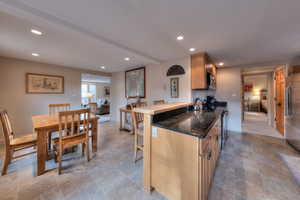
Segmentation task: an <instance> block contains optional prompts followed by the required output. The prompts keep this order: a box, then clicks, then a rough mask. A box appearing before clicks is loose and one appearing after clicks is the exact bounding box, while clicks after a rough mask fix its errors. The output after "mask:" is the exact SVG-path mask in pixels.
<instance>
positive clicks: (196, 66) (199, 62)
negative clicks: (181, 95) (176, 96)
mask: <svg viewBox="0 0 300 200" xmlns="http://www.w3.org/2000/svg"><path fill="white" fill-rule="evenodd" d="M205 62H206V59H205V54H204V53H199V54H195V55H192V57H191V76H192V77H191V80H192V89H206V88H207V82H206V70H205Z"/></svg>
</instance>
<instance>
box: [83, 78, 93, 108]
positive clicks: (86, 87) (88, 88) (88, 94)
mask: <svg viewBox="0 0 300 200" xmlns="http://www.w3.org/2000/svg"><path fill="white" fill-rule="evenodd" d="M96 95H97V87H96V84H93V83H83V84H81V103H82V104H83V105H86V104H88V103H90V102H96Z"/></svg>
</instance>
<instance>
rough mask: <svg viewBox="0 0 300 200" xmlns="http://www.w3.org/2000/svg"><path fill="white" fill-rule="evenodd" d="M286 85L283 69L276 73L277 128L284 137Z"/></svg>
mask: <svg viewBox="0 0 300 200" xmlns="http://www.w3.org/2000/svg"><path fill="white" fill-rule="evenodd" d="M284 85H285V82H284V71H283V69H282V68H281V69H278V70H276V72H275V90H276V94H275V108H276V128H277V130H278V131H279V133H280V134H282V135H284V105H285V104H284V87H285V86H284Z"/></svg>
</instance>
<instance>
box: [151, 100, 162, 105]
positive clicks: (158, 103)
mask: <svg viewBox="0 0 300 200" xmlns="http://www.w3.org/2000/svg"><path fill="white" fill-rule="evenodd" d="M161 104H165V100H163V99H162V100H155V101H153V105H161Z"/></svg>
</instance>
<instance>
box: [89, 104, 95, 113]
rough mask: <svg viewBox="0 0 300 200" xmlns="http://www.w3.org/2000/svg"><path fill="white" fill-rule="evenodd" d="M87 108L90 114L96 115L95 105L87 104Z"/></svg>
mask: <svg viewBox="0 0 300 200" xmlns="http://www.w3.org/2000/svg"><path fill="white" fill-rule="evenodd" d="M89 108H90V110H91V114H94V115H96V113H97V103H89Z"/></svg>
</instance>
